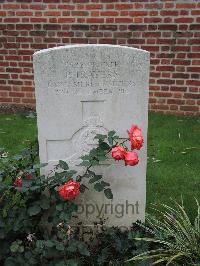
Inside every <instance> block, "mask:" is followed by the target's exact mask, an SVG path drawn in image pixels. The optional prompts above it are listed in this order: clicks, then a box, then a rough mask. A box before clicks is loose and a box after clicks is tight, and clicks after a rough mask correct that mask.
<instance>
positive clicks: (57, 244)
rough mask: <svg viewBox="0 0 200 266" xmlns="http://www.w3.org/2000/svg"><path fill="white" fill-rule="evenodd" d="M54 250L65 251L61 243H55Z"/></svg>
mask: <svg viewBox="0 0 200 266" xmlns="http://www.w3.org/2000/svg"><path fill="white" fill-rule="evenodd" d="M56 249H57V250H59V251H63V250H65V246H64V245H63V244H62V243H56Z"/></svg>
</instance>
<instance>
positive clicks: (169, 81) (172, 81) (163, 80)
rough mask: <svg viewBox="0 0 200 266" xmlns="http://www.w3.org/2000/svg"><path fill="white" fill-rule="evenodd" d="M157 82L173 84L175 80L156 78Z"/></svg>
mask: <svg viewBox="0 0 200 266" xmlns="http://www.w3.org/2000/svg"><path fill="white" fill-rule="evenodd" d="M157 82H158V84H169V85H170V84H174V83H175V81H174V80H172V79H158V80H157Z"/></svg>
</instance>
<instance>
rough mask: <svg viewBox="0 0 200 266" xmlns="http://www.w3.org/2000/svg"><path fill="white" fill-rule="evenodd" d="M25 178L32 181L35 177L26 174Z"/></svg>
mask: <svg viewBox="0 0 200 266" xmlns="http://www.w3.org/2000/svg"><path fill="white" fill-rule="evenodd" d="M25 178H26V180H31V179H32V178H33V177H32V175H31V174H29V173H26V174H25Z"/></svg>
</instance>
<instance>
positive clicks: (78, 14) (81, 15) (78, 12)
mask: <svg viewBox="0 0 200 266" xmlns="http://www.w3.org/2000/svg"><path fill="white" fill-rule="evenodd" d="M71 14H72V16H79V17H83V16H88V15H89V12H88V11H72V12H71Z"/></svg>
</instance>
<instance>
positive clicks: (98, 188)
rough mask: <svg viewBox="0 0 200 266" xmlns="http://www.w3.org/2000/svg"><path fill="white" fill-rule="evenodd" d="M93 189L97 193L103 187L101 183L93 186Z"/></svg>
mask: <svg viewBox="0 0 200 266" xmlns="http://www.w3.org/2000/svg"><path fill="white" fill-rule="evenodd" d="M94 189H95V190H96V191H98V192H100V191H102V190H103V189H104V186H103V185H102V184H101V183H96V184H95V185H94Z"/></svg>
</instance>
